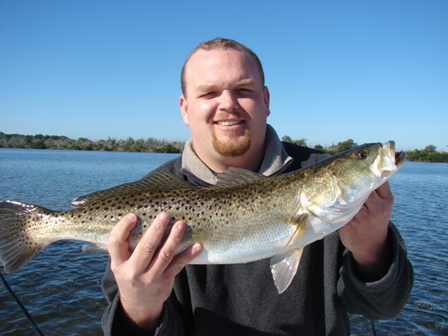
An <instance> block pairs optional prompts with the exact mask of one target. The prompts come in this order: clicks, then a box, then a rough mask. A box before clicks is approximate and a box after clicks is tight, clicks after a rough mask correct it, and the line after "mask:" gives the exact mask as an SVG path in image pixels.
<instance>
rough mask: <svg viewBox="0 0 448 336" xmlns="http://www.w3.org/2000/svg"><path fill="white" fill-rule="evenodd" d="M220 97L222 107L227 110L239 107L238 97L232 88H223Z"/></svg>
mask: <svg viewBox="0 0 448 336" xmlns="http://www.w3.org/2000/svg"><path fill="white" fill-rule="evenodd" d="M219 98H220V102H219V107H220V109H222V110H225V111H235V110H237V109H238V99H237V97H236V95H235V94H234V93H233V92H232V91H231V90H223V91H222V92H221V95H220V97H219Z"/></svg>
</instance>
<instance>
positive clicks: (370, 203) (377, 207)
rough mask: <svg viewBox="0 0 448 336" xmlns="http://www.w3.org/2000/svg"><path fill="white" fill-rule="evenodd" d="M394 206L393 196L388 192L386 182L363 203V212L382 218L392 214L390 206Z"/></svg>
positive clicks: (388, 187) (388, 186) (388, 188)
mask: <svg viewBox="0 0 448 336" xmlns="http://www.w3.org/2000/svg"><path fill="white" fill-rule="evenodd" d="M393 204H394V196H393V195H392V192H391V190H390V185H389V183H388V182H386V183H384V184H383V185H381V186H380V187H378V188H377V189H376V190H374V191H373V192H372V193H371V194H370V196H369V198H368V199H367V200H366V202H365V204H364V205H365V207H364V209H361V210H363V211H364V212H365V213H370V214H369V215H370V216H371V215H376V216H384V215H386V214H389V215H390V213H391V212H392V206H393Z"/></svg>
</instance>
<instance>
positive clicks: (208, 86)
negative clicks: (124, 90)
mask: <svg viewBox="0 0 448 336" xmlns="http://www.w3.org/2000/svg"><path fill="white" fill-rule="evenodd" d="M254 84H255V81H254V80H253V79H252V78H247V79H242V80H240V81H238V82H236V84H235V87H241V86H245V85H254ZM214 90H216V86H215V85H213V84H202V85H199V86H198V87H197V88H196V91H197V92H207V91H214Z"/></svg>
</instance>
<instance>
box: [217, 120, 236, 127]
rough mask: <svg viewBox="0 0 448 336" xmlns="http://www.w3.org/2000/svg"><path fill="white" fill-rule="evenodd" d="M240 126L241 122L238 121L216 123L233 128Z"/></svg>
mask: <svg viewBox="0 0 448 336" xmlns="http://www.w3.org/2000/svg"><path fill="white" fill-rule="evenodd" d="M238 124H241V121H239V120H225V121H218V125H221V126H233V125H238Z"/></svg>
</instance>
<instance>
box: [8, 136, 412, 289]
mask: <svg viewBox="0 0 448 336" xmlns="http://www.w3.org/2000/svg"><path fill="white" fill-rule="evenodd" d="M405 157H406V155H405V153H403V152H399V153H396V152H395V143H394V142H393V141H389V142H385V143H369V144H364V145H361V146H358V147H356V148H352V149H349V150H346V151H344V152H341V153H339V154H336V155H333V156H329V157H328V158H325V159H323V160H321V161H319V162H317V163H315V164H313V165H310V166H308V167H305V168H302V169H299V170H296V171H293V172H290V173H286V174H279V175H274V176H270V177H266V176H264V175H262V174H259V173H255V172H252V171H248V170H245V169H242V168H237V167H231V168H229V169H228V170H226V171H224V172H223V173H221V174H218V183H217V184H216V185H215V186H208V187H199V186H196V185H192V184H190V183H189V182H187V181H185V180H183V179H181V178H179V177H177V176H175V175H173V174H171V173H168V172H160V173H154V174H149V175H148V176H147V177H145V178H143V179H141V180H138V181H135V182H130V183H126V184H122V185H119V186H116V187H112V188H110V189H106V190H101V191H97V192H93V193H91V194H88V195H85V196H81V197H78V198H76V199H74V200H73V201H72V202H71V205H72V206H74V207H75V209H70V210H64V211H52V210H49V209H47V208H44V207H41V206H38V205H34V204H27V203H22V202H19V201H16V200H6V201H0V262H1V263H2V265H3V267H4V271H5V273H14V272H17V271H19V270H20V269H22V268H23V267H24V266H25V265H26V264H28V262H29V261H30V260H31V259H32V258H33V257H34V256H35V255H36V254H38V253H39V252H40V251H42V250H43V249H44V248H45V247H46V246H48V245H49V244H51V243H52V242H55V241H58V240H64V239H73V240H81V241H85V242H88V243H89V244H88V245H86V247H85V248H83V249H84V250H86V251H106V252H107V240H108V237H109V234H110V232H111V230H112V228H113V227H114V225H115V224H116V223H117V222H118V221H119V220H120V219H121V218H122V217H123V216H125V215H126V214H128V213H131V212H133V213H135V214H136V215H137V216H138V223H137V225H136V227H135V228H134V229H133V230H132V231H131V234H130V236H129V244H130V246H131V247H132V248H135V246H136V245H137V243H138V242H139V240H140V239H141V237H142V235H143V234H144V233H145V231H146V230H147V229H148V228H149V227H150V225H151V223H152V222H153V220H154V219H155V218H156V216H157V215H158V214H159V213H160V212H162V211H165V212H167V213H168V214H170V216H171V224H170V226H169V227H168V228H167V230H166V232H165V236H167V235H168V233H169V230H170V229H171V227H172V225H173V223H174V222H175V221H177V220H182V221H184V222H185V223H186V224H187V230H186V231H185V233H184V237H183V239H182V241H181V243H180V246H179V248H178V250H177V251H176V254H178V253H181V252H182V251H184V250H185V249H187V248H188V247H189V246H190V245H192V244H193V243H201V244H202V245H203V250H202V252H201V254H200V255H199V256H198V257H197V258H195V259H194V260H193V261H192V262H191V264H238V263H248V262H252V261H256V260H261V259H266V258H270V268H271V272H272V277H273V280H274V283H275V285H276V287H277V290H278V292H279V293H283V292H284V291H285V290H286V289H287V288H288V286H289V284H290V283H291V281H292V279H293V277H294V275H295V274H296V272H297V269H298V266H299V263H300V258H301V254H302V251H303V249H304V247H305V246H307V245H308V244H311V243H312V242H314V241H316V240H319V239H322V238H324V237H325V236H327V235H328V234H330V233H332V232H334V231H336V230H337V229H339V228H341V227H342V226H343V225H345V224H346V223H348V222H349V221H350V220H351V219H352V218H353V217H354V216H355V215H356V214H357V212H358V211H359V210H360V209H361V207H362V206H363V204H364V202H365V201H366V199H367V198H368V196H369V194H370V193H371V192H372V191H373V190H375V189H376V188H378V187H379V186H380V185H382V184H383V183H384V182H386V181H387V180H388V179H389V178H390V177H391V176H393V175H394V174H395V173H396V172H397V171H398V169H399V168H400V167H401V166H402V164H403V163H404V162H405Z"/></svg>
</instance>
